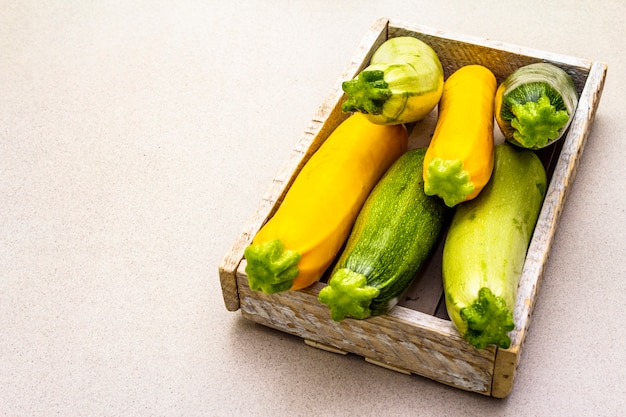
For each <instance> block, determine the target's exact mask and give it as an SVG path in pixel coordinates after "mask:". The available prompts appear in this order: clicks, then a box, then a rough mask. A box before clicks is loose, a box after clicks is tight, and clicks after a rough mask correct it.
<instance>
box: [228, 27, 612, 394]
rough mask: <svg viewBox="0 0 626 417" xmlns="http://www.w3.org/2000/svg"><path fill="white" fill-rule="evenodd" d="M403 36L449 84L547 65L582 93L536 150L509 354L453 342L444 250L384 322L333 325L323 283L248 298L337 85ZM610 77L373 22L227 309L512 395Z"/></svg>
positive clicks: (232, 274) (327, 122)
mask: <svg viewBox="0 0 626 417" xmlns="http://www.w3.org/2000/svg"><path fill="white" fill-rule="evenodd" d="M406 35H409V36H414V37H416V38H419V39H421V40H423V41H424V42H426V43H427V44H429V45H430V46H431V47H432V48H433V49H434V50H435V51H436V52H437V54H438V55H439V58H440V60H441V63H442V65H443V68H444V72H445V77H446V78H447V77H448V76H449V75H450V74H451V73H452V72H454V71H455V70H457V69H458V68H460V67H461V66H463V65H468V64H481V65H484V66H486V67H488V68H489V69H491V70H492V71H493V73H494V74H495V75H496V78H497V80H498V82H501V81H503V80H504V78H506V76H508V75H509V74H510V73H511V72H513V71H514V70H515V69H517V68H519V67H521V66H523V65H527V64H531V63H534V62H542V61H543V62H550V63H553V64H555V65H557V66H559V67H561V68H563V69H564V70H565V71H567V72H568V73H569V74H570V75H571V76H572V77H573V79H574V82H575V84H576V87H577V90H578V93H579V95H580V99H579V103H578V108H577V110H576V114H575V116H574V119H573V121H572V123H571V125H570V127H569V132H568V133H567V136H566V137H565V138H564V139H561V140H560V141H558V142H557V143H555V144H554V145H551V146H550V147H548V148H546V149H543V150H541V151H540V152H538V153H539V155H540V157H541V159H542V161H543V162H544V165H545V167H546V170H547V173H548V178H549V181H550V185H549V188H548V192H547V196H546V199H545V202H544V204H543V207H542V210H541V214H540V217H539V220H538V223H537V226H536V228H535V232H534V234H533V238H532V241H531V243H530V247H529V249H528V254H527V257H526V262H525V264H524V270H523V275H522V278H521V281H520V284H519V290H518V294H517V302H516V305H515V310H514V318H515V323H516V327H515V329H514V330H513V331H512V332H511V333H510V336H511V340H512V343H511V346H510V348H508V349H501V348H497V347H495V346H489V347H488V348H486V349H482V350H477V349H474V348H473V347H472V346H470V345H469V344H467V343H466V342H465V341H464V340H463V339H462V338H461V337H460V336H459V333H458V332H457V330H456V328H455V327H454V325H453V324H452V323H451V322H450V320H449V319H448V317H447V315H446V312H445V305H444V302H443V300H442V298H443V297H442V284H441V271H440V261H441V245H440V248H439V250H438V251H437V252H436V253H435V254H434V256H433V258H432V260H431V262H430V264H429V265H428V267H427V268H426V269H425V270H424V271H422V272H421V273H420V276H419V277H418V278H417V279H416V282H415V284H414V285H413V287H412V288H411V289H410V291H408V293H407V295H406V296H405V297H404V299H403V300H402V301H401V302H400V303H399V305H398V306H396V307H395V308H393V309H392V310H391V311H390V312H389V313H388V314H387V315H383V316H378V317H371V318H369V319H367V320H353V319H345V320H343V321H342V322H341V323H336V322H334V321H332V320H331V319H330V317H329V312H328V308H327V307H326V306H325V305H323V304H321V303H320V302H319V301H318V300H317V295H318V294H319V292H320V290H321V289H322V288H323V287H324V286H325V285H326V284H325V283H324V280H322V281H320V282H318V283H316V284H314V285H312V286H311V287H309V288H306V289H304V290H300V291H288V292H284V293H279V294H273V295H267V294H264V293H260V292H255V291H251V290H250V288H249V287H248V279H247V276H246V273H245V266H246V261H245V259H243V252H244V249H245V248H246V246H247V245H248V244H249V243H250V242H251V240H252V238H253V237H254V235H255V234H256V232H257V231H258V230H259V228H260V227H261V226H262V225H263V223H264V222H265V221H267V219H268V218H270V217H271V216H272V214H273V213H274V211H275V210H276V208H277V207H278V206H279V204H280V202H281V200H282V198H283V196H284V194H285V192H286V190H287V189H288V188H289V186H290V184H291V183H292V181H293V179H294V178H295V176H296V175H297V174H298V172H299V171H300V169H301V167H302V166H303V164H304V163H305V162H306V161H307V160H308V159H309V157H310V156H311V155H312V154H313V153H314V152H315V151H316V150H317V149H318V148H319V146H320V145H321V143H323V142H324V140H326V138H327V137H328V135H329V134H330V133H331V132H332V131H333V130H334V128H335V127H336V126H337V125H338V124H339V123H340V122H341V121H343V120H344V119H345V118H346V117H347V115H346V114H343V113H342V111H341V102H342V101H343V91H342V90H341V82H342V81H345V80H349V79H352V78H353V77H354V76H355V75H356V74H358V73H359V72H360V71H361V70H362V69H363V68H365V67H366V66H367V65H368V63H369V59H370V57H371V55H372V53H373V52H374V51H375V50H376V49H377V48H378V47H379V46H380V45H381V44H382V43H383V42H384V41H385V40H387V39H388V38H392V37H397V36H406ZM606 71H607V66H606V64H604V63H601V62H592V61H588V60H585V59H579V58H574V57H569V56H562V55H557V54H553V53H548V52H543V51H537V50H533V49H529V48H523V47H518V46H514V45H508V44H503V43H501V42H495V41H491V40H486V39H480V38H475V37H469V36H464V35H458V34H454V33H449V32H445V31H441V30H436V29H432V28H428V27H423V26H415V25H407V24H404V23H400V22H396V21H390V20H389V19H384V18H383V19H379V20H378V21H376V22H375V23H374V25H372V27H371V28H370V30H369V31H368V33H367V35H366V36H365V37H364V39H363V40H362V42H361V44H360V45H359V46H358V48H357V50H356V53H355V55H354V57H353V58H352V60H351V61H350V63H349V65H348V67H347V68H346V69H345V71H344V72H343V73H342V74H341V76H340V77H339V79H338V80H337V82H336V84H335V86H334V87H333V88H332V90H331V92H330V93H329V95H328V96H327V98H326V99H325V100H324V102H323V103H322V104H321V106H320V107H319V109H318V111H317V114H316V115H315V117H314V118H313V120H312V121H311V122H310V124H309V125H308V127H307V128H306V130H305V132H304V134H303V135H302V137H301V138H300V140H299V141H298V142H297V143H296V145H295V147H294V149H293V151H292V153H291V155H290V157H289V159H288V161H287V162H286V163H285V165H284V166H283V167H282V169H281V170H280V172H279V173H278V174H277V176H276V177H275V178H274V180H273V181H272V184H271V185H270V187H269V188H268V190H267V192H266V194H265V196H264V197H263V199H262V200H261V202H260V203H259V206H258V208H257V210H256V213H254V215H253V216H252V218H251V219H250V220H249V221H248V223H247V224H246V225H245V227H244V230H243V232H242V233H241V235H240V236H239V237H238V238H237V240H236V241H235V242H234V244H233V246H232V248H231V250H230V251H229V252H228V253H227V254H226V256H225V257H224V259H223V260H222V262H221V264H220V266H219V276H220V282H221V286H222V292H223V296H224V302H225V305H226V308H227V309H228V310H230V311H236V310H238V309H241V312H242V314H243V316H244V317H246V318H248V319H250V320H252V321H254V322H257V323H260V324H263V325H266V326H269V327H272V328H275V329H278V330H281V331H284V332H287V333H290V334H294V335H297V336H299V337H302V338H303V339H304V341H305V342H306V343H307V344H309V345H311V346H315V347H319V348H322V349H326V350H329V351H332V352H336V353H344V354H345V353H353V354H357V355H361V356H363V357H364V358H365V359H366V360H367V361H368V362H371V363H375V364H378V365H381V366H385V367H387V368H390V369H393V370H396V371H399V372H404V373H410V374H418V375H421V376H424V377H427V378H431V379H433V380H436V381H439V382H441V383H444V384H447V385H451V386H454V387H457V388H460V389H463V390H468V391H474V392H477V393H480V394H484V395H490V396H493V397H498V398H502V397H505V396H507V395H508V394H509V393H510V391H511V389H512V387H513V379H514V376H515V371H516V368H517V365H518V363H519V359H520V353H521V349H522V346H523V342H524V338H525V335H526V332H527V330H528V327H529V325H530V321H531V314H532V311H533V307H534V305H535V301H536V297H537V292H538V288H539V284H540V282H541V278H542V273H543V270H544V268H545V265H546V262H547V260H548V254H549V250H550V245H551V243H552V240H553V237H554V234H555V231H556V227H557V224H558V221H559V217H560V214H561V211H562V209H563V205H564V203H565V200H566V197H567V195H568V192H569V188H570V185H571V183H572V181H573V180H574V177H575V175H576V169H577V166H578V161H579V158H580V155H581V154H582V152H583V149H584V147H585V143H586V140H587V136H588V134H589V131H590V129H591V125H592V123H593V119H594V116H595V112H596V109H597V106H598V102H599V100H600V96H601V93H602V89H603V86H604V80H605V77H606ZM435 112H436V111H435ZM434 117H435V118H436V116H434ZM431 119H432V117H431ZM435 120H436V119H435ZM433 125H434V122H433V121H432V120H431V121H429V120H428V119H427V120H425V121H423V122H421V123H419V124H417V125H412V126H408V128H409V129H410V132H411V141H412V142H411V143H412V146H421V145H420V143H419V142H420V141H423V140H424V137H426V140H428V138H429V137H430V136H429V135H430V134H432V131H430V130H429V129H431V128H432V127H433ZM495 130H496V131H497V130H498V128H497V127H496V129H495ZM422 145H423V144H422Z"/></svg>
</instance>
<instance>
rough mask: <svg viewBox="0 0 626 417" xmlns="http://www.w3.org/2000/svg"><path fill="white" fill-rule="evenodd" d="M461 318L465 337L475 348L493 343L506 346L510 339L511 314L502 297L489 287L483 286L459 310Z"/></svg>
mask: <svg viewBox="0 0 626 417" xmlns="http://www.w3.org/2000/svg"><path fill="white" fill-rule="evenodd" d="M460 314H461V319H463V320H464V321H465V322H466V323H467V331H466V332H465V334H464V337H465V339H466V340H467V341H468V342H469V343H470V344H471V345H473V346H474V347H475V348H476V349H483V348H485V347H486V346H487V345H490V344H495V345H497V346H499V347H501V348H504V349H506V348H508V347H509V346H510V345H511V339H510V338H509V336H508V332H510V331H511V330H513V328H514V327H515V323H514V322H513V314H512V313H511V311H510V310H509V309H508V308H507V305H506V302H505V301H504V299H503V298H502V297H498V296H496V295H495V294H494V293H493V292H492V291H491V290H490V289H489V288H487V287H483V288H481V289H480V291H479V292H478V298H477V299H476V300H475V301H474V302H473V303H472V304H471V305H469V306H467V307H464V308H462V309H461V311H460Z"/></svg>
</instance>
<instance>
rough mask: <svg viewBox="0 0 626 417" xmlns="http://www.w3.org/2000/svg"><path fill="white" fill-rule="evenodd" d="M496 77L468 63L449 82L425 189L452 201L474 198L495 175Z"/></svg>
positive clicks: (428, 157)
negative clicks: (492, 174)
mask: <svg viewBox="0 0 626 417" xmlns="http://www.w3.org/2000/svg"><path fill="white" fill-rule="evenodd" d="M495 93H496V77H495V76H494V75H493V73H492V72H491V71H490V70H489V69H488V68H486V67H483V66H481V65H467V66H464V67H461V68H460V69H458V70H457V71H456V72H454V73H453V74H452V75H451V76H450V77H449V78H448V79H447V80H446V81H445V83H444V87H443V95H442V97H441V101H440V102H439V117H438V119H437V126H436V127H435V132H434V133H433V138H432V139H431V142H430V144H429V146H428V149H427V151H426V156H425V158H424V168H423V176H424V191H425V193H426V194H427V195H438V196H439V197H441V198H442V199H443V200H444V202H445V203H446V205H447V206H449V207H453V206H455V205H457V204H459V203H462V202H464V201H467V200H471V199H473V198H474V197H476V196H477V195H478V193H480V191H481V190H482V189H483V187H484V186H485V185H486V184H487V182H488V181H489V178H491V172H492V170H493V153H494V142H493V118H494V97H495Z"/></svg>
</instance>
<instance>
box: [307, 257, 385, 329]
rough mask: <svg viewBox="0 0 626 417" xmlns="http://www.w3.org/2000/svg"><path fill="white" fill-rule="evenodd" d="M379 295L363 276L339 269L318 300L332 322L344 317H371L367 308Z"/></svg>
mask: <svg viewBox="0 0 626 417" xmlns="http://www.w3.org/2000/svg"><path fill="white" fill-rule="evenodd" d="M379 293H380V290H379V289H378V288H375V287H372V286H370V285H368V284H367V278H366V277H365V275H363V274H359V273H358V272H354V271H352V270H350V269H348V268H341V269H338V270H337V271H336V272H335V273H334V274H333V276H332V277H331V278H330V280H329V281H328V285H327V286H326V287H324V288H323V289H322V290H321V291H320V293H319V296H318V299H319V300H320V302H322V303H324V304H326V305H328V307H329V309H330V317H331V318H332V319H333V320H334V321H341V320H343V319H344V318H346V317H353V318H355V319H365V318H367V317H369V316H370V315H371V310H370V308H369V306H370V304H371V303H372V300H373V299H374V298H375V297H376V296H378V294H379Z"/></svg>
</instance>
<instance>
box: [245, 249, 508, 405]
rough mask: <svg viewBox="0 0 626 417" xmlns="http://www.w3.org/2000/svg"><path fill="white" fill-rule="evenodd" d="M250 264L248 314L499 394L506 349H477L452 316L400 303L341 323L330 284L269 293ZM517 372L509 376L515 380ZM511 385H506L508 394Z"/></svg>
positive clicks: (326, 345)
mask: <svg viewBox="0 0 626 417" xmlns="http://www.w3.org/2000/svg"><path fill="white" fill-rule="evenodd" d="M244 268H245V260H244V261H243V265H242V266H241V267H240V269H239V271H238V274H237V281H238V287H239V295H240V300H241V312H242V315H243V317H245V318H246V319H248V320H251V321H253V322H255V323H258V324H262V325H265V326H267V327H270V328H273V329H276V330H279V331H282V332H285V333H289V334H292V335H295V336H298V337H301V338H302V339H304V341H305V342H306V343H307V344H308V345H310V346H314V347H317V348H321V349H324V350H328V351H331V352H334V353H340V354H343V353H344V352H345V353H352V354H356V355H358V356H361V357H363V358H365V360H366V361H368V362H370V363H374V364H376V365H380V366H384V367H386V368H389V369H392V370H394V371H398V372H402V373H405V374H409V373H410V374H416V375H420V376H423V377H426V378H429V379H432V380H435V381H437V382H440V383H443V384H446V385H450V386H453V387H456V388H460V389H463V390H466V391H473V392H477V393H480V394H484V395H493V388H494V385H495V384H498V383H500V382H499V381H498V378H500V376H502V375H501V373H499V372H497V371H496V363H497V361H498V353H499V351H504V352H506V351H505V350H502V349H498V348H496V347H493V346H490V347H488V348H486V349H481V350H477V349H474V348H473V347H471V346H470V345H468V344H467V343H466V342H465V341H464V340H463V339H462V338H461V337H460V335H459V334H458V332H457V331H456V329H455V328H454V325H453V324H452V323H451V322H450V321H448V320H444V319H441V318H438V317H435V316H432V315H429V314H424V313H421V312H418V311H414V310H411V309H409V308H406V307H402V306H397V307H395V308H394V309H393V310H392V311H390V312H389V313H388V314H386V315H382V316H377V317H370V318H368V319H366V320H354V319H345V320H343V321H341V322H340V323H337V322H334V321H333V320H332V319H331V318H330V315H329V312H328V309H327V307H326V306H325V305H323V304H322V303H320V302H319V301H318V300H317V295H318V294H319V291H320V290H321V289H322V288H323V287H324V285H325V284H323V283H321V282H319V283H316V284H314V285H312V286H311V287H309V288H306V289H303V290H299V291H288V292H284V293H278V294H264V293H261V292H256V291H252V290H250V288H249V287H248V279H247V276H246V275H245V272H244ZM517 358H518V356H517V354H514V355H513V356H512V359H513V363H512V364H511V365H512V369H513V371H514V369H515V366H516V363H517ZM510 359H511V357H509V360H510ZM512 376H513V375H512V373H511V374H510V377H511V381H505V382H506V384H508V385H509V386H510V385H512ZM505 378H508V377H506V376H505ZM509 391H510V389H509V388H505V389H504V392H505V393H504V394H503V395H502V396H505V395H507V394H508V392H509Z"/></svg>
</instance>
